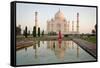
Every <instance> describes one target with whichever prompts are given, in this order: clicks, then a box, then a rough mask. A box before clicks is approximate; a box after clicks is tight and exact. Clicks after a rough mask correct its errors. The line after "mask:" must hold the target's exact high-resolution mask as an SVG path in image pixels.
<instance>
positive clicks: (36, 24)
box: [35, 12, 38, 32]
mask: <svg viewBox="0 0 100 68" xmlns="http://www.w3.org/2000/svg"><path fill="white" fill-rule="evenodd" d="M37 14H38V12H35V26H36V32H38V20H37Z"/></svg>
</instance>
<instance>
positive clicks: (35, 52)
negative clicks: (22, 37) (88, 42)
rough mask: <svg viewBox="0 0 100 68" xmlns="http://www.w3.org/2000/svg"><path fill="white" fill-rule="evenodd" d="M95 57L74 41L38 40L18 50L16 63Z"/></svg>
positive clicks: (58, 61) (55, 61)
mask: <svg viewBox="0 0 100 68" xmlns="http://www.w3.org/2000/svg"><path fill="white" fill-rule="evenodd" d="M93 60H96V59H95V58H94V57H92V56H91V55H89V54H88V53H87V52H86V51H84V50H83V49H82V48H81V47H79V45H77V44H76V43H74V42H73V41H37V44H35V45H32V46H30V47H27V48H24V49H21V50H17V51H16V65H29V64H46V63H62V62H78V61H93Z"/></svg>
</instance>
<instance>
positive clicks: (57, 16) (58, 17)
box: [55, 10, 65, 20]
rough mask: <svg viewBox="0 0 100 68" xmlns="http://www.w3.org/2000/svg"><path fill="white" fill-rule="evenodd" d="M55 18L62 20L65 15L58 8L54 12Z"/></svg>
mask: <svg viewBox="0 0 100 68" xmlns="http://www.w3.org/2000/svg"><path fill="white" fill-rule="evenodd" d="M55 19H59V20H64V19H65V17H64V14H63V12H62V11H60V10H59V11H58V12H57V13H56V14H55Z"/></svg>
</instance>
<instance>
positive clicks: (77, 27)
mask: <svg viewBox="0 0 100 68" xmlns="http://www.w3.org/2000/svg"><path fill="white" fill-rule="evenodd" d="M76 29H77V34H79V13H77V26H76Z"/></svg>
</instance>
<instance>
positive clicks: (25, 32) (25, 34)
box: [24, 26, 28, 38]
mask: <svg viewBox="0 0 100 68" xmlns="http://www.w3.org/2000/svg"><path fill="white" fill-rule="evenodd" d="M27 35H28V33H27V26H26V27H25V31H24V36H25V38H27Z"/></svg>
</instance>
